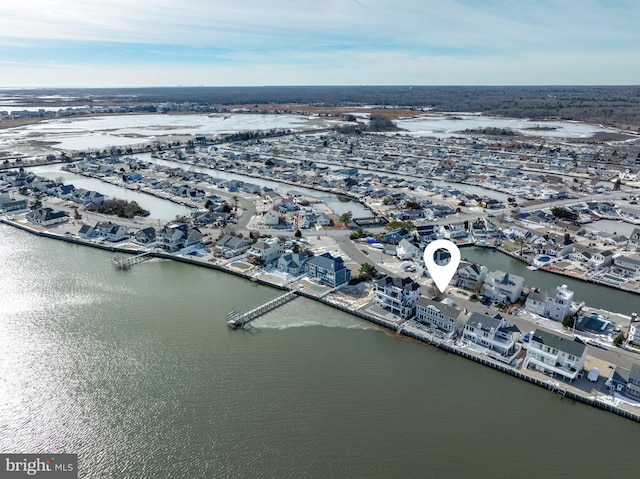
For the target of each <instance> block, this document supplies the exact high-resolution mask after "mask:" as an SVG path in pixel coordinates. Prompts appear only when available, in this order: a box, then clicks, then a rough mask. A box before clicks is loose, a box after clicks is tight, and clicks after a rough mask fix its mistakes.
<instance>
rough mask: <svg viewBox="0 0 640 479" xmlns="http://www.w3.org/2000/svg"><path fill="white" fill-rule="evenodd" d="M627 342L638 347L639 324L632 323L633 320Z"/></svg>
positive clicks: (639, 344) (633, 316) (639, 342)
mask: <svg viewBox="0 0 640 479" xmlns="http://www.w3.org/2000/svg"><path fill="white" fill-rule="evenodd" d="M632 318H635V315H632ZM627 341H628V342H630V343H631V344H635V345H636V346H640V323H637V322H634V321H633V320H632V321H631V324H629V336H627Z"/></svg>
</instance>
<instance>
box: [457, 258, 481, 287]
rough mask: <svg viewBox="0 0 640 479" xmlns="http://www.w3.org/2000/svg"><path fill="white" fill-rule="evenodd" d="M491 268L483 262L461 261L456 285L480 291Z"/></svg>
mask: <svg viewBox="0 0 640 479" xmlns="http://www.w3.org/2000/svg"><path fill="white" fill-rule="evenodd" d="M488 272H489V268H487V267H486V266H485V265H483V264H478V263H468V262H466V261H462V262H460V265H458V271H457V279H456V282H455V285H456V287H458V288H462V289H466V290H467V291H473V292H476V293H477V292H478V291H480V288H481V287H482V284H483V283H484V280H485V279H486V277H487V273H488Z"/></svg>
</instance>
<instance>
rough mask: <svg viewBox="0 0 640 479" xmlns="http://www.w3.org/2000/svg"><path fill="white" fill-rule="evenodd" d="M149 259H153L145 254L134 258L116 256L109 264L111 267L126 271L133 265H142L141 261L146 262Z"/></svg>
mask: <svg viewBox="0 0 640 479" xmlns="http://www.w3.org/2000/svg"><path fill="white" fill-rule="evenodd" d="M151 258H153V256H151V255H150V254H149V253H148V252H147V253H142V254H139V255H136V256H117V257H115V258H112V259H111V262H112V263H113V266H115V268H116V269H123V270H127V269H129V268H131V267H132V266H133V265H134V264H138V263H142V262H143V261H146V260H148V259H151Z"/></svg>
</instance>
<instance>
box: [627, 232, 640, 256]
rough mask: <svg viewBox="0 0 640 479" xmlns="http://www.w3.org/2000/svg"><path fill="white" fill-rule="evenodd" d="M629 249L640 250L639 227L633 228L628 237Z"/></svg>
mask: <svg viewBox="0 0 640 479" xmlns="http://www.w3.org/2000/svg"><path fill="white" fill-rule="evenodd" d="M629 249H632V250H636V251H638V250H640V228H634V229H633V231H632V232H631V237H630V238H629Z"/></svg>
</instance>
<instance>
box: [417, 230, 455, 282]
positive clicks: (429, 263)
mask: <svg viewBox="0 0 640 479" xmlns="http://www.w3.org/2000/svg"><path fill="white" fill-rule="evenodd" d="M439 249H444V250H447V251H448V252H449V254H451V259H450V260H449V263H447V264H445V265H443V266H440V265H439V264H437V263H436V262H435V261H434V259H433V255H434V253H435V252H436V251H438V250H439ZM459 264H460V250H459V249H458V247H457V246H456V244H455V243H454V242H452V241H449V240H444V239H439V240H435V241H432V242H431V243H429V244H428V245H427V247H426V248H425V249H424V265H425V266H426V267H427V270H428V271H429V274H430V275H431V278H433V281H434V283H436V286H437V287H438V289H439V290H440V292H441V293H443V292H444V290H445V288H446V287H447V285H448V284H449V281H451V278H453V275H454V274H455V273H456V270H457V269H458V265H459Z"/></svg>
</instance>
